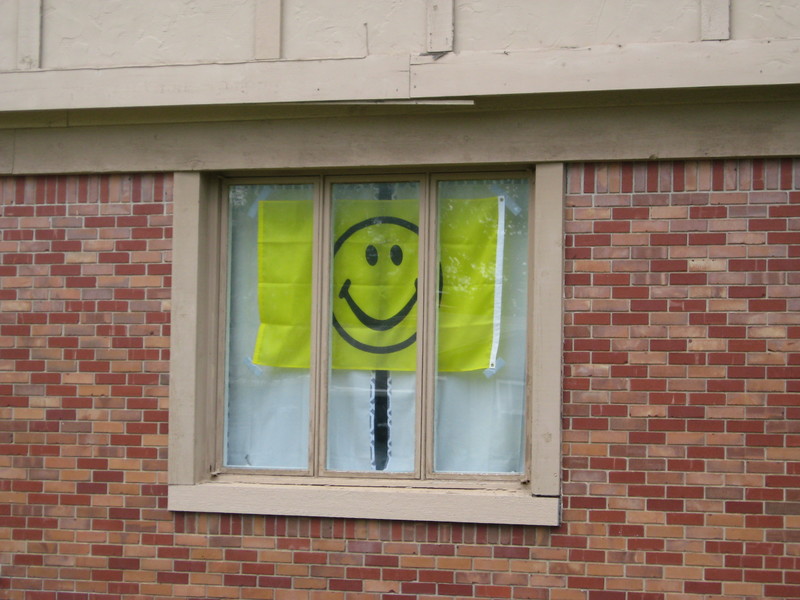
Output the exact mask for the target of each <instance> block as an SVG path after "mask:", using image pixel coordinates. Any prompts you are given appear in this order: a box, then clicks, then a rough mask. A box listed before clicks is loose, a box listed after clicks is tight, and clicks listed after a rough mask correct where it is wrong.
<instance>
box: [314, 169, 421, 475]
mask: <svg viewBox="0 0 800 600" xmlns="http://www.w3.org/2000/svg"><path fill="white" fill-rule="evenodd" d="M418 227H419V184H418V182H397V183H366V184H363V183H360V184H339V185H334V186H333V236H332V240H333V273H332V292H331V304H332V318H331V334H330V335H331V338H330V340H331V372H330V380H329V390H328V435H327V467H328V469H331V470H335V471H362V472H369V471H383V472H411V471H414V463H415V461H414V456H415V448H416V444H415V422H416V418H415V414H416V402H415V387H416V373H415V370H416V348H417V345H416V335H417V273H418V262H417V256H418V252H419V235H418Z"/></svg>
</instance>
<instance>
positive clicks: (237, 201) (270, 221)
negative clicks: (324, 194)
mask: <svg viewBox="0 0 800 600" xmlns="http://www.w3.org/2000/svg"><path fill="white" fill-rule="evenodd" d="M229 207H230V208H229V236H228V237H229V240H230V242H229V249H230V252H229V267H228V274H229V285H228V291H229V293H228V311H227V314H228V340H227V343H228V354H227V378H226V418H225V434H226V443H225V459H224V463H225V465H226V466H230V467H258V468H270V469H306V468H307V467H308V456H309V449H308V448H309V446H308V431H309V420H308V419H309V416H308V415H309V384H310V381H309V360H310V359H309V353H310V350H309V348H310V339H311V260H312V234H313V211H314V206H313V186H312V185H310V184H309V185H236V186H232V187H231V188H230V193H229Z"/></svg>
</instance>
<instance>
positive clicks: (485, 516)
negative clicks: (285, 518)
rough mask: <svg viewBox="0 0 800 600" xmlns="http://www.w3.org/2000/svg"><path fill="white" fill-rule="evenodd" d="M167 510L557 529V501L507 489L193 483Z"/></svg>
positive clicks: (177, 490)
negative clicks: (488, 524) (531, 526)
mask: <svg viewBox="0 0 800 600" xmlns="http://www.w3.org/2000/svg"><path fill="white" fill-rule="evenodd" d="M168 508H169V510H172V511H191V512H223V513H238V514H270V515H291V516H304V517H340V518H354V519H390V520H408V521H445V522H460V523H494V524H504V525H558V524H559V512H560V499H559V498H558V497H547V496H532V495H531V494H530V493H529V492H524V491H512V490H497V489H492V490H465V489H447V490H445V489H413V488H398V487H386V488H377V487H355V486H334V485H324V486H323V485H281V484H260V483H259V484H246V483H222V482H219V483H218V482H213V483H199V484H194V485H170V486H169V498H168Z"/></svg>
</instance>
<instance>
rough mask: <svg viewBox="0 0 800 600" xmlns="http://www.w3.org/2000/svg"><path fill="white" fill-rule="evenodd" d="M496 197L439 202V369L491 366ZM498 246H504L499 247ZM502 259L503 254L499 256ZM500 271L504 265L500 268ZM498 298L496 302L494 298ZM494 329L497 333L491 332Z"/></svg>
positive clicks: (496, 321)
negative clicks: (440, 288)
mask: <svg viewBox="0 0 800 600" xmlns="http://www.w3.org/2000/svg"><path fill="white" fill-rule="evenodd" d="M498 202H502V200H500V199H498V198H481V199H470V200H442V201H440V204H439V247H440V255H441V257H440V258H441V270H442V280H443V285H442V291H441V299H440V302H439V311H438V316H439V319H438V348H437V351H438V369H439V370H440V371H473V370H476V369H486V368H488V367H494V366H495V365H494V356H492V341H493V339H494V336H495V335H499V320H500V308H499V306H498V307H497V314H495V293H498V294H499V290H496V288H495V284H496V278H497V276H498V274H497V272H496V268H497V265H496V257H497V244H498V229H500V228H498V219H499V215H500V214H501V211H502V210H503V209H504V207H503V206H502V205H501V206H500V207H499V209H498ZM501 248H502V246H501ZM500 258H501V260H502V256H501V257H500ZM499 266H500V268H502V264H500V265H499ZM498 300H499V298H498ZM495 325H497V327H498V331H495Z"/></svg>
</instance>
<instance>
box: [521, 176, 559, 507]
mask: <svg viewBox="0 0 800 600" xmlns="http://www.w3.org/2000/svg"><path fill="white" fill-rule="evenodd" d="M563 203H564V165H563V163H547V164H541V165H537V166H536V180H535V190H534V200H533V215H532V217H533V218H532V221H533V223H532V236H533V240H532V245H533V281H532V286H531V288H532V289H531V292H532V293H531V303H532V311H533V314H532V321H533V322H532V328H531V329H532V332H531V340H530V349H531V353H530V359H529V360H530V363H529V372H530V373H531V376H530V382H529V384H530V389H529V393H530V394H531V419H532V421H531V454H532V456H531V475H532V477H531V490H532V492H533V494H534V495H540V496H556V495H558V494H559V493H560V490H561V346H562V341H561V332H562V321H563V307H562V298H563V289H564V248H563V244H564V241H563V240H564V217H563V212H564V210H563Z"/></svg>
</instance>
